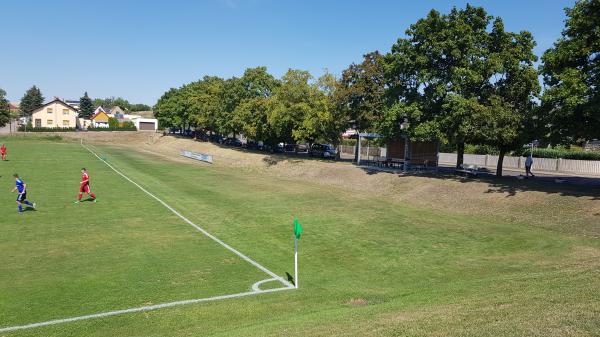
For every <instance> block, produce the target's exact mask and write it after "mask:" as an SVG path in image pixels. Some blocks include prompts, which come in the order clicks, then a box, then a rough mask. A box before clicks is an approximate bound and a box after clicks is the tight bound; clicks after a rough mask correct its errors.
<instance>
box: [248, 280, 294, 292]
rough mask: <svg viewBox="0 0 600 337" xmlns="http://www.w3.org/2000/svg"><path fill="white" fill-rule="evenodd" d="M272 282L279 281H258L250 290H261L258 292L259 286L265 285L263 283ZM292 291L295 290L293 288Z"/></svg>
mask: <svg viewBox="0 0 600 337" xmlns="http://www.w3.org/2000/svg"><path fill="white" fill-rule="evenodd" d="M272 281H279V280H278V279H275V278H269V279H266V280H262V281H258V282H256V283H254V284H253V285H252V290H253V291H262V290H260V286H261V285H263V284H265V283H269V282H272ZM290 289H291V288H290ZM294 289H295V288H294Z"/></svg>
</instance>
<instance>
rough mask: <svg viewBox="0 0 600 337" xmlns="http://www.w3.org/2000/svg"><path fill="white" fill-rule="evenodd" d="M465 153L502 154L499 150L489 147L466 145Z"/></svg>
mask: <svg viewBox="0 0 600 337" xmlns="http://www.w3.org/2000/svg"><path fill="white" fill-rule="evenodd" d="M465 153H469V154H493V155H497V154H499V153H500V151H498V149H497V148H495V147H493V146H489V145H472V144H465Z"/></svg>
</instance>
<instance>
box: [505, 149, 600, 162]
mask: <svg viewBox="0 0 600 337" xmlns="http://www.w3.org/2000/svg"><path fill="white" fill-rule="evenodd" d="M529 152H530V149H526V148H523V149H521V150H519V151H515V152H514V155H516V156H523V157H526V156H528V155H529ZM533 156H534V157H538V158H563V159H576V160H600V152H585V151H570V150H566V149H539V148H538V149H534V150H533Z"/></svg>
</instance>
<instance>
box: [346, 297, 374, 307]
mask: <svg viewBox="0 0 600 337" xmlns="http://www.w3.org/2000/svg"><path fill="white" fill-rule="evenodd" d="M346 304H347V305H349V306H352V307H360V306H364V305H367V304H369V301H367V300H365V299H364V298H352V299H350V300H349V301H348V302H346Z"/></svg>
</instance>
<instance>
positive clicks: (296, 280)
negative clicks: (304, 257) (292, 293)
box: [294, 236, 298, 289]
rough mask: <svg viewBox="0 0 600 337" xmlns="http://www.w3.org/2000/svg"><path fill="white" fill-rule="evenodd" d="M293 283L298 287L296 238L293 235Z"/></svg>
mask: <svg viewBox="0 0 600 337" xmlns="http://www.w3.org/2000/svg"><path fill="white" fill-rule="evenodd" d="M294 284H295V285H296V289H298V238H297V237H295V236H294Z"/></svg>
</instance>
